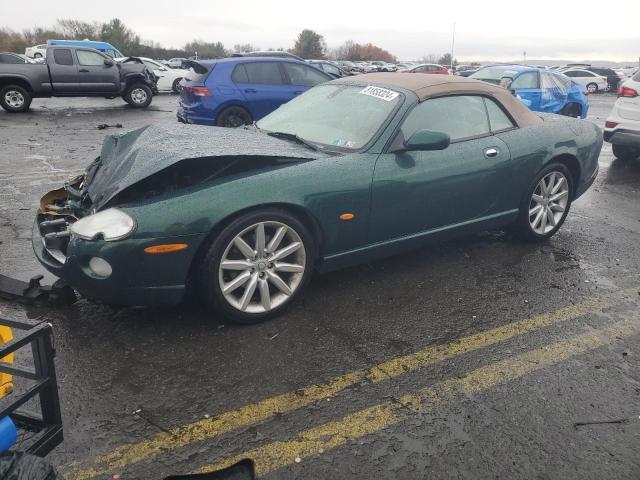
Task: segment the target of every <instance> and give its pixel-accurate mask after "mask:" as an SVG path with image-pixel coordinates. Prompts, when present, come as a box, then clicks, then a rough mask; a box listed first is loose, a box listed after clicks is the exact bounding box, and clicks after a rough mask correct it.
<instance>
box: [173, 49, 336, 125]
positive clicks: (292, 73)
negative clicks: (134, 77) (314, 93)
mask: <svg viewBox="0 0 640 480" xmlns="http://www.w3.org/2000/svg"><path fill="white" fill-rule="evenodd" d="M190 66H191V68H192V70H191V71H190V72H189V74H188V75H187V76H186V78H185V79H183V80H182V82H181V85H182V91H181V92H180V106H179V107H178V114H177V115H178V121H180V122H184V123H197V124H201V125H217V126H220V127H239V126H241V125H246V124H250V123H252V122H254V121H256V120H259V119H261V118H262V117H264V116H265V115H267V114H269V113H271V112H272V111H274V110H275V109H276V108H278V107H279V106H280V105H282V104H283V103H286V102H288V101H289V100H291V99H292V98H294V97H295V96H296V95H299V94H301V93H303V92H305V91H307V90H308V89H309V88H311V87H313V86H314V85H317V84H319V83H323V82H327V81H329V80H332V79H333V77H331V76H330V75H328V74H326V73H324V72H322V71H320V70H318V69H317V68H315V67H312V66H311V65H309V64H307V63H306V62H302V61H299V60H295V59H289V58H276V57H233V58H224V59H220V60H207V61H200V62H190Z"/></svg>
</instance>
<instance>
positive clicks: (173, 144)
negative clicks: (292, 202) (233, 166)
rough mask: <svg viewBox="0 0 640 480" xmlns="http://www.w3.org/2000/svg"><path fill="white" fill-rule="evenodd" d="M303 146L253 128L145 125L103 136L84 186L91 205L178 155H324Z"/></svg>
mask: <svg viewBox="0 0 640 480" xmlns="http://www.w3.org/2000/svg"><path fill="white" fill-rule="evenodd" d="M324 155H325V154H323V153H322V152H316V151H313V150H311V149H310V148H307V147H305V146H304V145H297V144H295V143H292V142H288V141H286V140H281V139H278V138H274V137H270V136H268V135H266V134H263V133H260V132H258V131H257V130H255V129H242V128H235V129H232V128H222V127H203V126H197V125H183V124H179V123H176V124H169V125H149V126H146V127H143V128H140V129H138V130H133V131H131V132H129V133H125V134H120V135H109V136H107V137H106V138H105V141H104V144H103V145H102V151H101V153H100V157H98V158H97V159H96V160H95V161H94V162H93V163H92V164H91V165H89V168H88V169H87V174H86V177H85V182H84V185H85V187H84V188H85V189H86V192H87V193H88V194H89V197H90V198H91V200H92V202H93V206H94V207H95V208H96V210H100V208H101V207H102V206H104V205H106V204H107V203H108V202H109V201H110V200H111V199H112V198H113V197H115V196H116V195H117V194H118V193H120V192H121V191H123V190H124V189H126V188H128V187H130V186H132V185H135V184H136V183H138V182H139V181H141V180H143V179H145V178H147V177H149V176H150V175H153V174H155V173H157V172H159V171H161V170H164V169H165V168H167V167H169V166H171V165H174V164H176V163H178V162H180V161H182V160H186V159H190V158H209V159H210V160H211V161H212V162H215V161H216V158H220V157H225V158H229V157H237V156H241V157H256V161H257V162H258V161H263V160H262V159H264V158H265V157H271V158H283V159H284V158H288V159H301V160H311V159H315V158H319V157H321V156H324Z"/></svg>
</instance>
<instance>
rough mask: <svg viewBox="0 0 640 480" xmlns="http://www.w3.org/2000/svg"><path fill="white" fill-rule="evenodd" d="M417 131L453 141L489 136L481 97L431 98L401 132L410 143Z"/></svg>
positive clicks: (418, 109)
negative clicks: (436, 133)
mask: <svg viewBox="0 0 640 480" xmlns="http://www.w3.org/2000/svg"><path fill="white" fill-rule="evenodd" d="M418 130H433V131H436V132H443V133H446V134H448V135H449V137H451V141H452V142H453V141H456V140H463V139H466V138H470V137H477V136H480V135H488V134H489V133H490V129H489V120H488V118H487V111H486V109H485V106H484V101H483V98H482V97H480V96H475V95H473V96H471V95H469V96H455V97H442V98H432V99H431V100H427V101H426V102H423V103H420V104H419V105H417V106H416V107H415V108H414V109H413V110H411V113H409V116H408V117H407V118H406V120H405V121H404V123H403V124H402V127H400V131H401V132H402V135H403V136H404V138H405V139H408V138H409V137H411V135H413V134H414V133H415V132H416V131H418Z"/></svg>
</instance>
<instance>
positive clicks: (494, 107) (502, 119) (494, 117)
mask: <svg viewBox="0 0 640 480" xmlns="http://www.w3.org/2000/svg"><path fill="white" fill-rule="evenodd" d="M484 104H485V105H486V106H487V113H488V114H489V124H490V126H491V131H492V132H499V131H501V130H507V129H509V128H513V127H515V125H514V123H513V122H512V121H511V119H510V118H509V117H508V116H507V114H506V113H504V110H503V109H502V108H500V106H499V105H498V104H497V103H496V102H495V101H494V100H492V99H490V98H486V97H485V99H484Z"/></svg>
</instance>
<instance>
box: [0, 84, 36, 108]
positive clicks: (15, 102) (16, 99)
mask: <svg viewBox="0 0 640 480" xmlns="http://www.w3.org/2000/svg"><path fill="white" fill-rule="evenodd" d="M31 100H32V97H31V93H29V92H28V91H27V90H26V89H25V88H23V87H21V86H19V85H7V86H6V87H4V88H3V89H1V90H0V106H2V108H4V109H5V110H6V111H7V112H9V113H22V112H26V111H27V110H29V106H30V105H31Z"/></svg>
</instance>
